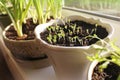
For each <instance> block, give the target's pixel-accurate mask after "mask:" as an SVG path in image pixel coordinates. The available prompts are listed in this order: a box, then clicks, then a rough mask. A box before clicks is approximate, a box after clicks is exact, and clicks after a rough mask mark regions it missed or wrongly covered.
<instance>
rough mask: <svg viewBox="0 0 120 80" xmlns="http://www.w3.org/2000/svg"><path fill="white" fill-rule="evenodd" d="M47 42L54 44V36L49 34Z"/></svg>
mask: <svg viewBox="0 0 120 80" xmlns="http://www.w3.org/2000/svg"><path fill="white" fill-rule="evenodd" d="M47 40H48V42H49V43H51V44H52V35H51V34H49V35H48V36H47Z"/></svg>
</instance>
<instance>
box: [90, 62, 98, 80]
mask: <svg viewBox="0 0 120 80" xmlns="http://www.w3.org/2000/svg"><path fill="white" fill-rule="evenodd" d="M97 64H98V61H97V60H95V61H93V62H92V63H91V64H90V67H89V70H88V80H92V74H93V71H94V68H95V66H96V65H97Z"/></svg>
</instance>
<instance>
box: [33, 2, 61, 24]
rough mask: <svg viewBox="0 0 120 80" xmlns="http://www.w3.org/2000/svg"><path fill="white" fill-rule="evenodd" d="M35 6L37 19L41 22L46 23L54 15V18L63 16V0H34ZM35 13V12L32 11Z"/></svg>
mask: <svg viewBox="0 0 120 80" xmlns="http://www.w3.org/2000/svg"><path fill="white" fill-rule="evenodd" d="M33 7H35V12H36V13H35V14H36V18H37V19H35V20H37V21H38V23H39V24H42V23H46V22H47V20H48V19H50V17H51V16H52V17H53V18H54V19H56V18H59V17H61V10H62V0H33ZM31 13H32V14H33V15H34V12H33V11H32V12H31Z"/></svg>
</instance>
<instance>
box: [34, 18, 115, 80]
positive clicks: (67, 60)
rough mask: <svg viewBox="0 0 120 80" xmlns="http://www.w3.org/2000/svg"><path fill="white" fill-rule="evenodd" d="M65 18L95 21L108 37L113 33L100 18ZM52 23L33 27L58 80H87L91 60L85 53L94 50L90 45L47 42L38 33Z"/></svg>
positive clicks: (93, 22)
mask: <svg viewBox="0 0 120 80" xmlns="http://www.w3.org/2000/svg"><path fill="white" fill-rule="evenodd" d="M66 19H68V20H69V19H70V20H71V21H73V20H83V21H85V22H88V23H91V24H95V23H97V24H98V25H101V26H103V27H105V28H106V30H107V31H108V33H109V35H108V36H107V38H110V37H111V36H112V34H113V28H112V26H110V25H109V24H106V23H103V22H101V21H100V20H95V19H93V18H89V19H88V18H85V17H82V16H70V17H68V18H66ZM66 19H65V20H66ZM52 24H53V22H52V23H51V22H49V23H47V24H42V25H39V26H37V27H36V29H35V35H36V37H37V40H38V42H39V44H40V45H43V47H44V51H45V52H46V54H47V56H48V58H49V60H50V61H51V63H52V65H53V67H54V69H55V72H56V75H57V77H58V78H59V79H60V80H87V73H88V69H89V65H90V63H91V62H90V61H89V60H88V59H87V57H86V54H85V53H93V52H95V50H94V49H92V48H90V46H80V47H79V46H78V47H65V46H56V45H51V44H48V43H47V42H45V41H44V40H42V39H41V37H40V33H41V32H43V31H44V30H45V29H46V28H47V27H48V26H50V25H52ZM58 24H59V23H58ZM53 25H54V24H53Z"/></svg>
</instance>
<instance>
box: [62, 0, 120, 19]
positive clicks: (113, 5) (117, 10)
mask: <svg viewBox="0 0 120 80" xmlns="http://www.w3.org/2000/svg"><path fill="white" fill-rule="evenodd" d="M64 5H65V6H67V7H74V8H79V9H85V10H91V11H96V12H98V13H105V14H110V15H114V16H119V17H120V0H64Z"/></svg>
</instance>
